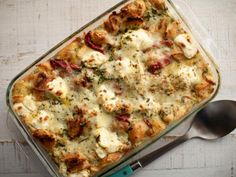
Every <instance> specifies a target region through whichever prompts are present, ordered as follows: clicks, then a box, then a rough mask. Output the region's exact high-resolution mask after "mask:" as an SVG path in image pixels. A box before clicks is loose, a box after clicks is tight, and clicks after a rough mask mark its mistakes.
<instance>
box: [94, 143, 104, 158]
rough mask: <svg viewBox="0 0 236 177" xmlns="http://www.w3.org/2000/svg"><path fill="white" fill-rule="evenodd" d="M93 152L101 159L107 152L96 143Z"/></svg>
mask: <svg viewBox="0 0 236 177" xmlns="http://www.w3.org/2000/svg"><path fill="white" fill-rule="evenodd" d="M95 152H96V154H97V155H98V157H99V158H100V159H103V158H104V157H106V156H107V152H106V151H105V150H104V149H103V148H102V147H100V146H99V145H98V144H97V145H96V149H95Z"/></svg>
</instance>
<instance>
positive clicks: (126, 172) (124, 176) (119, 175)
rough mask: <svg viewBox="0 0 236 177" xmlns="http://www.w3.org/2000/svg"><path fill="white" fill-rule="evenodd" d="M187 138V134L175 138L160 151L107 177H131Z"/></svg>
mask: <svg viewBox="0 0 236 177" xmlns="http://www.w3.org/2000/svg"><path fill="white" fill-rule="evenodd" d="M188 139H189V137H188V136H187V134H185V135H183V136H181V137H179V138H177V139H176V140H174V141H172V142H171V143H169V144H167V145H165V146H163V147H161V148H160V149H157V150H155V151H153V152H151V153H149V154H147V155H145V156H143V157H142V158H140V159H138V160H137V161H134V162H133V163H131V164H129V165H127V166H125V167H124V168H122V169H120V170H119V171H117V172H115V173H114V174H112V175H111V176H109V177H128V176H131V175H132V174H133V173H134V172H135V171H136V170H137V169H139V168H142V167H145V166H146V165H148V164H150V163H151V162H152V161H154V160H156V159H157V158H159V157H160V156H162V155H163V154H165V153H166V152H168V151H170V150H172V149H174V148H175V147H176V146H178V145H180V144H182V143H184V142H185V141H187V140H188Z"/></svg>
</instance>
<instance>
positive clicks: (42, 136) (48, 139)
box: [33, 129, 56, 151]
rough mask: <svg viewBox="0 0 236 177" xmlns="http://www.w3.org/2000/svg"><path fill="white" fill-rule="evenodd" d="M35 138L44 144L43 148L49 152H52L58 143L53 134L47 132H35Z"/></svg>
mask: <svg viewBox="0 0 236 177" xmlns="http://www.w3.org/2000/svg"><path fill="white" fill-rule="evenodd" d="M33 136H34V137H35V138H36V139H38V140H39V141H40V142H41V143H42V144H43V146H44V147H45V148H46V149H47V150H49V151H50V150H52V148H53V147H54V145H55V143H56V141H55V138H54V135H53V133H51V132H49V131H47V130H42V129H38V130H35V131H34V132H33Z"/></svg>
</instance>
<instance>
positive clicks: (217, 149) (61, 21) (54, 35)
mask: <svg viewBox="0 0 236 177" xmlns="http://www.w3.org/2000/svg"><path fill="white" fill-rule="evenodd" d="M183 1H186V3H187V4H188V5H189V6H190V7H192V9H193V11H194V12H195V13H196V15H197V17H199V20H200V21H201V22H202V24H203V26H204V27H205V28H206V29H207V31H208V32H209V34H210V35H211V36H212V38H213V40H214V41H215V42H216V44H217V45H218V46H219V49H218V50H219V57H218V58H217V59H216V62H217V63H218V65H219V67H220V69H221V76H222V87H221V89H220V91H219V94H218V95H217V97H216V99H217V100H218V99H234V100H236V1H235V0H208V1H206V0H183ZM117 2H119V0H0V93H1V94H0V176H1V177H15V176H17V177H18V176H19V177H43V176H48V175H47V172H46V170H45V169H44V168H43V167H39V166H40V165H39V162H38V160H37V159H35V160H31V159H30V158H27V157H26V156H25V154H24V153H23V152H22V151H21V150H20V149H19V148H18V146H17V145H16V144H15V143H14V142H13V141H12V138H11V135H10V133H9V131H8V129H7V126H6V118H7V106H6V104H5V92H6V88H7V85H8V83H9V82H10V80H11V79H12V78H13V77H14V76H15V75H16V74H17V73H19V72H20V71H21V70H22V68H25V67H26V66H27V65H29V64H30V63H31V62H33V61H34V60H35V59H37V58H38V57H39V56H40V55H42V54H43V53H45V52H46V51H47V50H48V49H49V48H51V47H53V46H54V45H55V44H57V43H58V42H60V41H61V40H62V39H64V38H65V37H67V36H68V35H69V34H71V33H72V32H73V31H75V30H77V29H78V28H80V27H81V26H82V25H84V24H86V23H87V22H89V21H90V20H92V19H93V18H94V17H96V16H97V15H99V14H100V13H102V12H103V11H104V10H106V9H108V8H109V7H111V6H112V5H114V4H116V3H117ZM176 132H178V130H177V131H176ZM176 132H175V133H172V134H174V135H175V134H176ZM173 138H175V137H174V136H173V137H172V136H170V135H169V136H168V137H166V138H164V139H162V140H161V141H160V142H159V143H157V144H156V145H155V146H153V147H152V148H155V147H157V146H161V145H163V144H165V143H167V142H170V141H171V140H173ZM148 151H150V149H148V150H146V152H148ZM235 152H236V133H232V134H231V135H229V136H227V137H225V138H223V139H221V140H218V141H216V142H204V141H200V140H193V141H191V142H187V143H186V144H184V145H183V146H180V147H178V148H176V149H175V150H173V151H171V152H170V153H168V154H166V155H164V156H162V157H161V158H160V159H158V160H156V161H155V162H153V163H152V164H151V165H149V166H148V167H146V168H144V169H143V170H142V171H139V172H138V173H137V174H135V176H137V177H142V176H147V177H154V176H155V177H157V176H158V177H173V176H174V177H236V153H235Z"/></svg>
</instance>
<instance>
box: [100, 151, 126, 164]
mask: <svg viewBox="0 0 236 177" xmlns="http://www.w3.org/2000/svg"><path fill="white" fill-rule="evenodd" d="M122 156H123V153H121V152H115V153H111V154H108V155H107V156H106V157H105V158H103V159H102V161H101V166H100V168H103V167H105V166H107V165H109V164H113V163H115V162H117V161H118V160H119V159H120V158H121V157H122Z"/></svg>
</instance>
